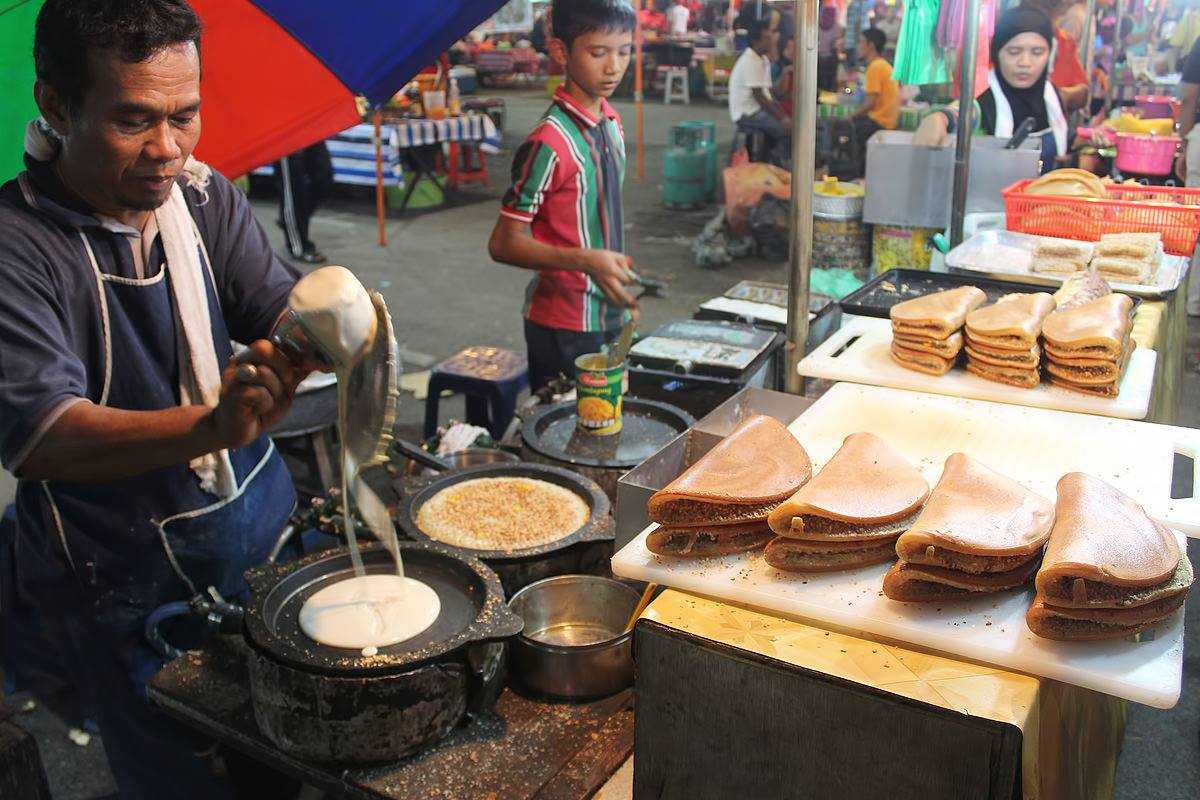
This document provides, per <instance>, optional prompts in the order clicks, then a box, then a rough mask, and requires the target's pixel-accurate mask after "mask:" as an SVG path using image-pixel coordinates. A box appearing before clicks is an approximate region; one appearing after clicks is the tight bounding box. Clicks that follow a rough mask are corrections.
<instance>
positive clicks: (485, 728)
mask: <svg viewBox="0 0 1200 800" xmlns="http://www.w3.org/2000/svg"><path fill="white" fill-rule="evenodd" d="M246 650H247V645H246V643H245V642H244V640H243V639H242V638H241V637H240V636H220V637H216V638H214V639H213V640H212V641H211V642H210V643H209V644H208V645H206V646H205V648H204V649H203V650H199V651H195V652H192V653H188V654H186V655H184V656H183V657H182V658H179V659H177V660H175V661H173V662H171V663H170V664H168V665H167V666H166V667H164V668H163V669H162V671H161V672H159V673H158V674H157V675H155V676H154V678H153V679H151V681H150V684H149V687H148V688H149V695H150V698H151V700H153V701H154V702H155V703H157V704H158V705H160V706H162V708H163V709H164V710H166V711H167V713H169V714H171V715H172V716H174V717H176V718H177V719H179V720H180V721H182V722H183V723H185V724H187V725H188V726H190V727H192V728H195V729H196V730H198V731H200V732H201V733H203V734H204V735H206V736H209V737H211V738H213V739H215V740H217V741H219V742H221V743H222V744H224V745H226V746H228V747H232V748H234V749H236V750H238V751H240V752H242V753H244V754H245V755H247V756H249V757H250V758H253V759H255V760H258V761H261V762H263V763H265V764H269V765H270V766H272V767H274V768H275V769H278V770H280V771H282V772H285V773H287V774H289V775H292V776H294V777H296V778H298V779H299V780H301V781H303V782H305V783H307V784H309V785H311V786H314V787H316V788H318V789H320V790H322V791H324V792H326V793H328V794H330V795H333V796H336V797H351V798H372V799H373V800H377V799H379V798H413V797H421V798H459V799H461V798H495V800H504V799H506V798H514V799H520V800H526V799H528V800H582V798H588V797H591V796H592V795H593V794H594V793H595V792H596V790H597V789H599V788H600V787H601V786H603V785H604V783H605V782H606V781H607V780H608V778H609V777H610V776H611V775H612V774H613V773H614V772H615V771H616V770H617V769H618V768H619V767H620V766H621V764H622V763H624V762H625V761H626V759H627V758H628V757H629V755H630V753H632V751H633V693H632V691H625V692H622V693H621V694H618V695H614V696H612V697H609V698H605V699H603V700H599V701H596V702H593V703H578V704H571V703H545V702H539V701H535V700H531V699H529V698H526V697H524V696H522V695H520V694H518V693H516V692H514V691H512V690H511V689H505V690H504V693H503V694H502V695H501V696H500V699H499V700H498V701H497V703H496V707H495V709H494V711H493V712H490V713H487V714H483V715H479V716H477V717H474V718H472V719H469V720H468V721H466V722H465V723H464V724H462V725H460V726H459V727H458V728H457V729H456V730H455V731H454V732H453V733H451V734H450V736H449V737H447V738H446V739H445V740H443V741H442V742H441V743H440V744H438V745H437V746H435V747H434V748H432V749H431V750H428V751H426V752H424V753H421V754H419V755H416V756H413V757H411V758H407V759H404V760H402V761H399V762H396V763H394V764H383V765H378V766H372V767H357V766H354V767H349V768H345V767H339V766H336V765H322V764H311V763H307V762H304V761H300V760H297V759H295V758H292V757H291V756H288V755H287V754H285V753H283V752H282V751H280V750H279V749H278V748H277V747H275V745H274V744H272V743H271V742H270V741H268V740H267V739H266V738H265V737H263V736H262V735H261V734H260V733H259V731H258V725H257V724H256V723H255V721H254V710H253V708H252V706H251V702H250V691H249V680H248V679H247V675H246V667H245V656H246Z"/></svg>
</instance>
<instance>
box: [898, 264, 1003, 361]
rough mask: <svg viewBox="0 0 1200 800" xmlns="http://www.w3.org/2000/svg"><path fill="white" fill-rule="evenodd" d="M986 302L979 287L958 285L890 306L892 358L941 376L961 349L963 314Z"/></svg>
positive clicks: (965, 314) (964, 316)
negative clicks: (955, 287) (954, 287)
mask: <svg viewBox="0 0 1200 800" xmlns="http://www.w3.org/2000/svg"><path fill="white" fill-rule="evenodd" d="M986 301H987V295H985V294H984V293H983V290H982V289H979V288H978V287H975V286H960V287H958V288H957V289H950V290H949V291H945V292H934V293H933V294H927V295H925V296H924V297H917V298H914V299H912V300H905V301H904V302H903V303H897V304H896V305H894V306H892V310H891V314H890V316H891V319H892V358H894V359H895V360H896V361H897V363H899V364H900V366H902V367H907V368H908V369H912V370H916V371H917V372H925V373H928V374H930V375H945V374H946V373H947V372H949V371H950V368H951V367H952V366H954V361H955V359H957V358H958V353H959V351H960V350H961V349H962V345H963V339H962V333H960V329H961V328H962V326H963V323H964V322H965V321H966V319H967V314H969V313H971V312H972V311H974V310H975V309H976V308H979V307H980V306H981V305H983V304H984V303H985V302H986Z"/></svg>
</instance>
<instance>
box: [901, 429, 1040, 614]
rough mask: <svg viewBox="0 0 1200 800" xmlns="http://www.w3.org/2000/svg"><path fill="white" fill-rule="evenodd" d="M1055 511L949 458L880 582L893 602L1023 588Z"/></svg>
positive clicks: (959, 457) (994, 475)
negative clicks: (919, 514)
mask: <svg viewBox="0 0 1200 800" xmlns="http://www.w3.org/2000/svg"><path fill="white" fill-rule="evenodd" d="M1053 522H1054V504H1053V503H1051V502H1050V501H1049V500H1047V499H1046V498H1044V497H1041V496H1039V495H1037V494H1034V493H1033V492H1031V491H1029V490H1028V489H1026V488H1025V487H1024V486H1022V485H1021V484H1019V483H1017V482H1016V481H1014V480H1012V479H1010V478H1007V477H1005V476H1003V475H1001V474H1000V473H998V472H994V471H992V470H991V469H989V468H988V467H986V466H984V465H983V464H981V463H979V462H978V461H975V460H974V459H972V458H970V457H968V456H966V455H964V454H962V453H955V454H953V455H952V456H950V457H949V458H948V459H946V466H945V469H944V470H943V471H942V478H941V480H939V481H938V484H937V486H936V487H934V490H933V493H932V494H930V495H929V502H927V503H926V504H925V509H924V510H923V511H922V512H921V516H919V517H918V518H917V520H916V522H914V523H913V525H912V527H911V528H909V529H908V531H907V532H905V533H903V534H901V536H900V538H899V539H898V540H897V541H896V554H897V555H898V556H899V557H900V561H899V562H898V563H897V564H895V565H894V566H893V567H892V568H891V569H890V570H889V571H888V573H887V575H885V576H884V578H883V593H884V594H885V595H887V596H888V597H890V598H891V599H893V600H903V601H907V602H921V601H926V600H949V599H955V598H965V597H977V596H979V595H982V594H987V593H989V592H999V591H1003V590H1005V589H1014V588H1016V587H1018V586H1022V585H1024V584H1026V583H1028V582H1029V581H1030V580H1031V579H1032V578H1033V576H1034V573H1035V572H1036V571H1037V568H1038V564H1039V563H1040V562H1041V556H1042V547H1043V546H1044V545H1045V544H1046V540H1047V539H1049V538H1050V526H1051V525H1052V524H1053Z"/></svg>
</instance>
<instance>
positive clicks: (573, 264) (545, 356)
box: [488, 0, 637, 391]
mask: <svg viewBox="0 0 1200 800" xmlns="http://www.w3.org/2000/svg"><path fill="white" fill-rule="evenodd" d="M550 13H551V29H552V30H551V32H552V34H553V35H552V37H551V39H550V42H549V48H550V56H551V58H553V59H554V60H555V61H557V62H558V63H559V64H561V65H562V66H563V68H564V70H565V72H566V82H565V83H564V84H563V85H562V86H560V87H559V88H558V90H557V91H556V92H555V93H554V102H553V103H552V104H551V105H550V108H549V110H547V111H546V114H545V115H544V116H543V117H542V119H541V121H540V122H539V123H538V124H537V126H536V127H535V128H534V129H533V132H532V133H530V134H529V136H528V137H526V139H525V142H524V143H523V144H522V145H521V147H520V148H519V149H518V150H517V154H516V156H515V157H514V158H513V168H512V186H511V187H510V188H509V189H508V191H507V192H506V193H505V195H504V200H503V204H502V205H501V208H500V218H499V219H498V220H497V221H496V227H495V228H494V229H493V230H492V236H491V239H490V240H489V241H488V253H489V254H490V255H491V257H492V258H493V259H495V260H496V261H498V262H500V263H502V264H509V265H512V266H514V267H519V268H521V269H528V270H533V271H535V272H537V276H536V277H535V278H534V279H533V281H532V282H531V283H530V285H529V290H528V292H527V294H526V302H525V311H524V317H525V346H526V349H527V352H528V356H529V386H530V389H532V390H534V391H536V390H538V389H540V388H542V387H543V386H545V385H546V384H548V383H549V382H550V381H552V380H554V379H555V378H557V377H558V376H559V375H560V374H561V375H565V376H567V377H572V376H574V374H575V359H576V358H577V357H579V356H581V355H585V354H587V353H595V352H598V351H599V350H600V349H601V348H602V347H603V346H604V345H605V344H610V343H611V342H612V341H613V340H614V339H616V336H617V334H618V333H619V331H620V328H621V326H622V325H623V324H624V323H625V321H626V320H628V319H629V316H630V310H631V309H632V310H633V313H635V314H636V310H637V301H636V300H635V299H634V297H633V295H631V294H630V293H629V290H628V288H627V287H628V286H630V285H631V284H633V283H634V281H635V278H636V275H635V274H634V272H633V261H632V259H630V258H629V256H627V255H625V253H624V249H625V225H624V217H623V209H622V204H621V183H622V181H623V179H624V175H625V138H624V133H623V132H622V130H621V120H620V117H618V116H617V112H616V111H614V110H613V108H612V106H610V105H609V104H608V99H607V98H609V97H611V96H612V93H613V92H614V91H616V88H617V86H618V85H619V84H620V83H621V78H622V76H624V74H625V70H626V68H628V66H629V58H630V54H631V52H632V50H633V28H634V22H635V19H636V18H635V16H634V11H633V8H632V7H631V6H630V5H629V3H627V2H625V0H555V2H554V5H553V7H552V11H551V12H550Z"/></svg>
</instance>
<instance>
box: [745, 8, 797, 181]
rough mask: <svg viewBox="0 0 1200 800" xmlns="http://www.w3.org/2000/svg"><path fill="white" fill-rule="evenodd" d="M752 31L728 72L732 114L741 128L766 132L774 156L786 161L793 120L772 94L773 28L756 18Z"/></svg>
mask: <svg viewBox="0 0 1200 800" xmlns="http://www.w3.org/2000/svg"><path fill="white" fill-rule="evenodd" d="M749 32H750V43H749V46H748V47H747V48H746V49H745V50H743V51H742V54H741V56H739V57H738V60H737V63H736V64H734V65H733V71H732V72H731V73H730V74H729V116H730V118H731V119H732V120H733V121H734V122H735V123H737V126H738V129H739V130H742V131H745V132H747V133H750V132H755V131H757V132H761V133H762V134H764V135H765V136H766V139H767V148H768V152H769V153H770V158H771V160H772V161H774V162H776V163H783V162H785V161H786V159H787V155H788V152H789V150H790V148H791V133H792V121H791V119H790V118H789V117H788V116H787V114H786V113H784V110H783V108H782V107H780V105H779V103H777V102H776V101H775V99H774V98H773V97H771V60H770V59H769V58H767V52H768V51H769V50H770V48H771V36H772V34H771V30H770V28H769V26H768V25H767V23H766V22H765V21H763V20H756V21H754V22H752V23H751V24H750V28H749Z"/></svg>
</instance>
